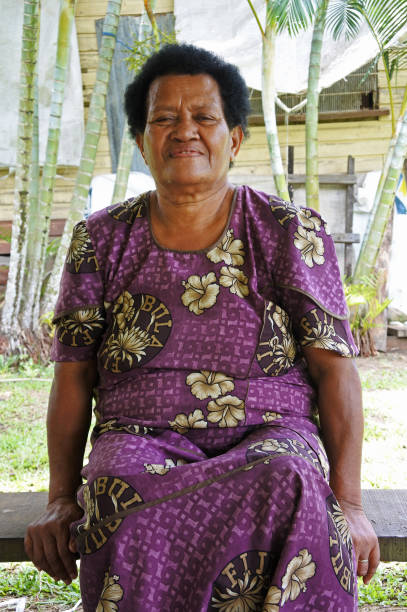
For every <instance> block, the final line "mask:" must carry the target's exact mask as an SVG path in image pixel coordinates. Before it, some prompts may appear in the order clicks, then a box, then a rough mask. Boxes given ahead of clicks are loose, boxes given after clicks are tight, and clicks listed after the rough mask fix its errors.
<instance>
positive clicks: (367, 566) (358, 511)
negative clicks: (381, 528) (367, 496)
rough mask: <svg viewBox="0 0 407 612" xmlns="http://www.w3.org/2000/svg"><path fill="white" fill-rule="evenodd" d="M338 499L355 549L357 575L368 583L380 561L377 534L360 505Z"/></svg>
mask: <svg viewBox="0 0 407 612" xmlns="http://www.w3.org/2000/svg"><path fill="white" fill-rule="evenodd" d="M338 501H339V504H340V506H341V508H342V511H343V513H344V515H345V518H346V520H347V521H348V524H349V529H350V533H351V536H352V542H353V548H354V551H355V558H356V565H357V575H358V576H363V582H364V584H368V583H369V582H370V580H371V579H372V577H373V575H374V573H375V572H376V569H377V566H378V565H379V563H380V549H379V542H378V540H377V536H376V534H375V532H374V530H373V527H372V525H371V523H370V521H369V520H368V518H367V516H366V514H365V513H364V511H363V508H362V506H359V505H357V504H353V503H351V502H348V501H346V500H344V499H338Z"/></svg>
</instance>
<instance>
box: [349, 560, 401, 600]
mask: <svg viewBox="0 0 407 612" xmlns="http://www.w3.org/2000/svg"><path fill="white" fill-rule="evenodd" d="M359 604H381V605H383V606H407V563H385V564H384V563H382V564H381V565H380V566H379V569H378V571H377V574H376V575H375V576H374V577H373V578H372V580H371V582H370V583H369V584H368V585H364V584H363V582H362V580H360V581H359Z"/></svg>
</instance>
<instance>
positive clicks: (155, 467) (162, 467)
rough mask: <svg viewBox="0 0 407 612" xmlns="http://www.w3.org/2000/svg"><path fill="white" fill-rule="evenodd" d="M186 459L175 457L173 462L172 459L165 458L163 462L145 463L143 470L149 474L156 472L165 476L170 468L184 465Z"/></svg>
mask: <svg viewBox="0 0 407 612" xmlns="http://www.w3.org/2000/svg"><path fill="white" fill-rule="evenodd" d="M185 463H186V461H184V460H183V459H177V461H176V462H175V461H174V460H173V459H166V460H165V463H145V464H144V467H145V471H146V472H148V473H149V474H158V476H165V474H168V472H169V471H170V470H172V469H173V468H175V467H177V466H178V465H185Z"/></svg>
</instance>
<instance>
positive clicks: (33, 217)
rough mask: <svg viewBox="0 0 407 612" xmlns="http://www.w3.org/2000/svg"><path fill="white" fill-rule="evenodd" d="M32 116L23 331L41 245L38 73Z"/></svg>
mask: <svg viewBox="0 0 407 612" xmlns="http://www.w3.org/2000/svg"><path fill="white" fill-rule="evenodd" d="M34 92H35V93H34V115H33V138H32V151H31V173H30V196H29V202H30V204H29V211H28V222H27V223H28V228H27V250H26V253H27V256H26V263H27V265H25V266H24V286H23V294H24V299H23V301H22V307H21V309H20V311H21V312H20V316H21V324H22V327H23V328H24V329H27V328H31V327H32V324H33V296H34V295H35V290H36V285H35V277H36V276H37V266H36V251H37V249H38V245H39V244H41V216H40V208H39V201H40V200H39V195H40V161H39V117H38V73H37V74H35V81H34Z"/></svg>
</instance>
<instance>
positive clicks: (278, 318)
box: [268, 302, 290, 334]
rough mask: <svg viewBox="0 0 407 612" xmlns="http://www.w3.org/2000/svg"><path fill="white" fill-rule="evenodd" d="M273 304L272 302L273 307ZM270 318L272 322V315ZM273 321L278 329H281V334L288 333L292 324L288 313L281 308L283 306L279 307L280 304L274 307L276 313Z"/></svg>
mask: <svg viewBox="0 0 407 612" xmlns="http://www.w3.org/2000/svg"><path fill="white" fill-rule="evenodd" d="M272 305H273V304H272V302H270V306H272ZM268 316H269V320H270V315H268ZM272 319H273V321H274V323H275V324H276V325H277V327H279V329H281V332H282V333H283V334H286V333H287V327H288V326H289V324H290V317H289V316H288V314H287V313H286V311H285V310H283V309H282V308H281V306H278V304H276V305H275V306H274V312H273V316H272ZM270 323H271V325H273V323H272V321H271V320H270Z"/></svg>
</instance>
